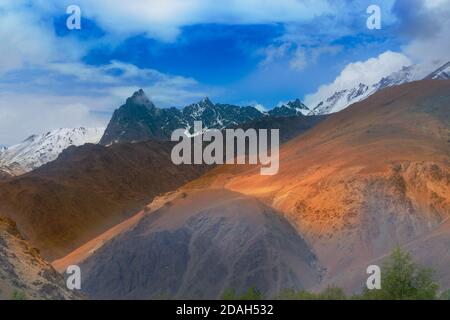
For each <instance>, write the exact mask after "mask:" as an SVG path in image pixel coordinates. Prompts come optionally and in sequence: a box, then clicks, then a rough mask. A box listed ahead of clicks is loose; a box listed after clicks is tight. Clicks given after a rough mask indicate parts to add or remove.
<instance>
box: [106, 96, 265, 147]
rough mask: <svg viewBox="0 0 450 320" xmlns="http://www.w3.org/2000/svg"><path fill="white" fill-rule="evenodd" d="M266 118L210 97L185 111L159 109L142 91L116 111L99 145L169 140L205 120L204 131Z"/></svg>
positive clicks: (252, 111)
mask: <svg viewBox="0 0 450 320" xmlns="http://www.w3.org/2000/svg"><path fill="white" fill-rule="evenodd" d="M263 116H264V114H263V113H261V112H260V111H258V110H257V109H256V108H253V107H238V106H233V105H229V104H213V103H212V102H211V101H210V100H209V99H208V98H205V99H203V100H201V101H200V102H198V103H195V104H192V105H190V106H187V107H185V108H183V109H177V108H168V109H159V108H157V107H156V106H155V105H154V104H153V103H152V102H151V101H150V100H149V99H148V98H147V96H146V95H145V93H144V91H143V90H139V91H137V92H135V93H134V94H133V96H132V97H130V98H128V99H127V101H126V103H125V104H124V105H123V106H121V107H120V108H119V109H117V110H116V111H115V112H114V114H113V116H112V118H111V121H110V123H109V124H108V127H107V128H106V131H105V134H104V136H103V137H102V139H101V141H100V143H101V144H103V145H110V144H112V143H119V142H135V141H145V140H148V139H158V140H170V136H171V134H172V132H173V131H174V130H176V129H180V128H186V129H187V130H190V129H191V128H193V126H194V121H202V122H203V127H205V128H209V129H211V128H216V129H223V128H226V127H230V126H232V125H238V124H242V123H245V122H248V121H252V120H256V119H259V118H261V117H263ZM191 131H192V130H191ZM191 133H192V132H191Z"/></svg>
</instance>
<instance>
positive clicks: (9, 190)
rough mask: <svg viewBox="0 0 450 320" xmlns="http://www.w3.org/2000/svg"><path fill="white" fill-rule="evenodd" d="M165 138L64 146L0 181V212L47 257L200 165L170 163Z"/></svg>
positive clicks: (65, 250) (197, 173)
mask: <svg viewBox="0 0 450 320" xmlns="http://www.w3.org/2000/svg"><path fill="white" fill-rule="evenodd" d="M172 147H173V144H172V143H170V142H154V141H147V142H143V143H136V144H120V145H114V146H111V147H108V148H107V147H104V146H101V145H93V144H88V145H84V146H81V147H69V148H68V149H66V150H65V151H64V152H63V153H62V154H61V155H60V157H59V158H58V159H57V160H56V161H53V162H51V163H48V164H46V165H44V166H42V167H40V168H38V169H36V170H35V171H33V172H30V173H28V174H25V175H22V176H19V177H15V178H12V179H8V180H6V181H3V182H0V212H1V213H2V214H4V215H6V216H8V217H10V218H11V219H13V220H14V221H16V222H17V224H18V226H19V227H20V231H21V232H22V233H23V235H24V236H25V237H27V239H29V240H30V242H31V243H32V245H33V246H36V247H38V248H39V249H40V250H41V252H42V254H43V256H44V257H45V258H47V259H54V258H58V257H61V256H63V255H65V254H67V253H68V252H70V251H71V250H73V249H75V248H76V247H78V246H80V245H81V244H83V243H84V242H86V241H88V240H90V239H91V238H93V237H95V236H96V235H98V234H99V233H101V232H103V231H104V230H106V229H108V228H109V227H111V226H113V225H115V224H117V223H120V222H122V221H123V220H125V219H127V218H128V217H130V215H132V214H133V213H134V212H135V211H136V210H138V209H139V208H141V207H142V206H143V205H145V204H146V203H148V202H149V201H151V200H152V199H153V198H154V197H155V196H157V195H158V194H161V193H165V192H167V191H170V190H173V189H176V188H178V187H179V186H181V185H183V184H184V183H186V182H188V181H190V180H192V179H194V178H197V177H199V176H200V175H201V174H202V173H203V172H204V171H205V167H202V166H193V165H192V166H190V165H181V166H176V165H174V164H173V163H172V161H171V158H170V153H171V150H172Z"/></svg>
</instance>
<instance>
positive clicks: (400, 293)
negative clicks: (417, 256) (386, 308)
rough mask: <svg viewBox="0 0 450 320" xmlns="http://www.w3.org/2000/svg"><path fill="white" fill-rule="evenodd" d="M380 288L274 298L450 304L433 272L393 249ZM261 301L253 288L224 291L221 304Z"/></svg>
mask: <svg viewBox="0 0 450 320" xmlns="http://www.w3.org/2000/svg"><path fill="white" fill-rule="evenodd" d="M381 269H382V271H383V274H382V286H381V289H379V290H368V289H365V290H364V291H363V292H362V293H361V294H357V295H351V296H348V295H346V294H345V292H344V290H342V289H341V288H338V287H328V288H326V289H325V290H323V291H322V292H319V293H313V292H308V291H303V290H302V291H297V290H293V289H286V290H283V291H282V292H280V293H279V294H278V295H277V296H276V297H275V298H276V299H281V300H350V299H353V300H437V299H444V300H450V290H447V291H445V292H440V291H439V286H438V284H437V283H436V282H435V281H434V280H433V271H432V270H431V269H429V268H424V267H422V266H420V265H418V264H416V263H414V261H413V259H412V257H411V255H410V254H409V253H408V252H406V251H404V250H402V249H400V248H397V249H395V250H394V251H393V252H392V254H391V255H390V257H389V258H388V259H387V260H386V262H385V263H384V264H383V265H382V268H381ZM263 298H264V297H263V295H262V294H261V292H259V291H258V290H257V289H256V288H250V289H248V290H247V292H245V293H244V294H241V295H238V294H236V293H235V291H234V290H227V291H226V292H225V293H224V294H223V296H222V299H223V300H262V299H263Z"/></svg>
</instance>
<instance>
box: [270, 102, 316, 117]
mask: <svg viewBox="0 0 450 320" xmlns="http://www.w3.org/2000/svg"><path fill="white" fill-rule="evenodd" d="M310 112H311V110H309V108H308V107H307V106H305V105H304V104H303V102H301V101H300V100H299V99H296V100H294V101H289V102H288V103H286V104H283V105H281V106H277V107H275V108H273V109H272V110H270V111H269V112H268V114H269V115H270V116H272V117H292V116H299V115H307V114H309V113H310Z"/></svg>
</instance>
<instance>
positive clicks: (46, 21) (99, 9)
mask: <svg viewBox="0 0 450 320" xmlns="http://www.w3.org/2000/svg"><path fill="white" fill-rule="evenodd" d="M71 4H76V5H78V6H79V7H80V9H81V30H68V29H67V27H66V20H67V18H68V16H69V15H68V14H67V13H66V8H67V7H68V6H69V5H71ZM371 4H377V5H378V6H379V7H380V9H381V21H382V28H381V30H369V29H368V28H367V27H366V21H367V18H368V17H369V16H370V14H368V13H367V12H366V10H367V7H368V6H369V5H371ZM449 17H450V1H449V0H383V1H381V0H379V1H375V0H370V1H365V0H363V1H357V0H343V1H334V0H333V1H332V0H314V1H313V0H279V1H264V0H260V1H257V0H240V1H237V0H228V1H221V0H217V1H207V0H164V1H163V0H146V1H145V0H134V1H132V0H130V1H126V2H124V1H119V0H108V1H106V0H97V1H88V0H78V1H76V2H75V3H74V2H73V1H65V0H59V1H57V0H45V1H44V0H35V1H28V0H14V1H13V0H1V1H0V38H2V39H5V41H2V42H1V43H0V50H1V52H2V53H3V54H2V57H1V59H0V145H1V144H4V145H9V144H13V143H17V142H19V141H21V140H23V139H25V138H26V137H27V135H30V134H33V133H41V132H43V131H45V130H49V129H54V128H58V127H74V126H81V125H83V126H104V125H105V124H106V123H107V121H108V119H109V117H110V115H111V113H112V111H113V110H114V109H115V108H117V107H118V106H120V104H121V103H122V102H123V101H124V99H125V98H126V97H127V96H129V95H131V94H132V93H133V91H134V90H136V89H138V88H141V87H142V88H144V90H145V91H146V92H147V94H148V95H149V97H150V98H151V99H152V100H153V101H154V102H155V103H156V104H157V105H158V106H161V107H168V106H179V107H180V106H184V105H187V104H189V103H193V102H195V101H198V100H200V99H201V98H202V97H204V96H209V97H210V98H211V99H212V100H213V101H216V102H227V103H234V104H239V105H247V104H260V105H263V106H264V107H266V108H272V107H273V106H275V105H277V104H278V103H280V102H283V101H287V100H290V99H295V98H301V99H303V100H304V101H306V102H310V103H315V101H317V100H320V99H323V98H325V97H326V94H328V93H329V92H332V91H333V90H334V89H335V88H338V87H341V86H345V85H351V84H353V83H354V82H357V81H361V82H363V81H365V82H368V81H369V82H370V81H375V80H376V79H377V78H380V77H382V76H385V75H387V74H389V73H391V72H393V71H396V69H399V68H401V67H402V66H403V65H407V64H411V63H421V64H436V63H437V61H444V60H446V59H447V60H448V52H449V49H450V48H449V44H448V39H449V36H450V35H449V31H448V30H449V20H450V18H449Z"/></svg>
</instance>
